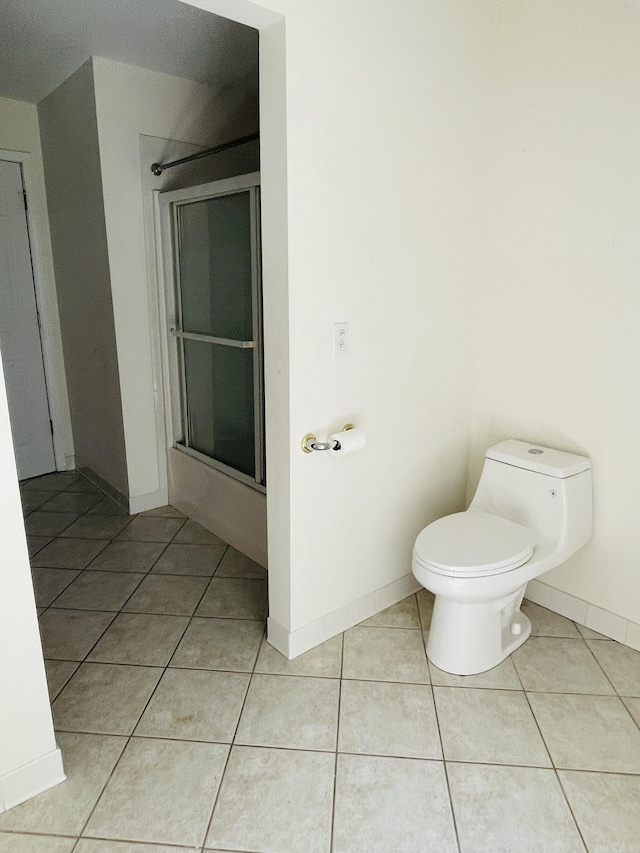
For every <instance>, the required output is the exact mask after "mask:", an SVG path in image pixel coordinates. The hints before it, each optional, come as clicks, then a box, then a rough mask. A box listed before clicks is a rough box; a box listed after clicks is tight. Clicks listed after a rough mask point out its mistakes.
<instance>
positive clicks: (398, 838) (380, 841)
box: [333, 755, 456, 853]
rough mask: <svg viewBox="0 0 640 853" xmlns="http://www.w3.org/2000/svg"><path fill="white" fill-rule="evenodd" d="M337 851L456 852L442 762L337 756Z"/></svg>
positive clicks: (335, 823) (335, 834)
mask: <svg viewBox="0 0 640 853" xmlns="http://www.w3.org/2000/svg"><path fill="white" fill-rule="evenodd" d="M333 850H334V853H356V851H365V850H366V851H367V853H391V851H395V853H404V851H416V853H417V851H420V853H447V851H451V852H452V853H453V851H455V850H456V840H455V832H454V828H453V820H452V816H451V806H450V803H449V797H448V793H447V782H446V778H445V773H444V768H443V765H442V762H440V761H419V760H416V759H406V758H377V757H371V756H368V755H367V756H365V755H339V756H338V771H337V779H336V803H335V818H334V842H333Z"/></svg>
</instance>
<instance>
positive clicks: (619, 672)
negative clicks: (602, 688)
mask: <svg viewBox="0 0 640 853" xmlns="http://www.w3.org/2000/svg"><path fill="white" fill-rule="evenodd" d="M587 645H588V646H589V648H590V649H591V651H592V652H593V654H594V655H595V657H596V660H597V661H598V663H599V664H600V666H601V667H602V668H603V669H604V671H605V674H606V675H607V676H608V678H609V680H610V681H611V683H612V684H613V686H614V687H615V689H616V690H617V691H618V693H619V694H620V695H621V696H639V697H640V652H637V651H636V650H635V649H631V648H629V646H623V645H621V644H620V643H616V642H615V641H614V640H589V641H588V642H587Z"/></svg>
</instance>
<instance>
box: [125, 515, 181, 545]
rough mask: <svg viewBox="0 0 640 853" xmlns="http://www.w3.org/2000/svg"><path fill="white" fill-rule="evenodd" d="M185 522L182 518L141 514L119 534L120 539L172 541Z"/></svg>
mask: <svg viewBox="0 0 640 853" xmlns="http://www.w3.org/2000/svg"><path fill="white" fill-rule="evenodd" d="M183 524H184V520H183V519H182V518H152V517H151V516H141V515H139V516H137V518H134V519H133V521H132V522H131V523H130V524H129V525H128V526H127V527H126V528H125V529H124V530H123V531H122V533H120V534H119V536H118V539H120V540H128V541H129V540H134V541H137V542H171V540H172V539H173V537H174V536H175V535H176V533H177V532H178V530H180V528H181V527H182V525H183Z"/></svg>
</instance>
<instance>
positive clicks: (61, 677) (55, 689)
mask: <svg viewBox="0 0 640 853" xmlns="http://www.w3.org/2000/svg"><path fill="white" fill-rule="evenodd" d="M79 665H80V664H78V663H77V662H76V661H68V660H46V661H45V662H44V668H45V670H46V673H47V685H48V687H49V699H50V701H51V702H53V700H54V699H55V698H56V696H57V695H58V693H60V691H61V690H62V688H63V687H64V686H65V684H66V683H67V681H69V679H70V678H71V676H72V675H73V673H74V672H75V671H76V669H77V668H78V666H79Z"/></svg>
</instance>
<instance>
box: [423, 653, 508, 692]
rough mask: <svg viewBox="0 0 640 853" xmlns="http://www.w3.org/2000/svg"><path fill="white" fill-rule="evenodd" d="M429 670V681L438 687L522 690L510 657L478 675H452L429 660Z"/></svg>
mask: <svg viewBox="0 0 640 853" xmlns="http://www.w3.org/2000/svg"><path fill="white" fill-rule="evenodd" d="M429 671H430V672H431V683H432V684H438V685H439V686H440V687H483V688H489V689H493V690H522V684H521V683H520V679H519V678H518V673H517V672H516V670H515V667H514V665H513V661H512V660H511V658H507V659H506V660H503V661H502V663H499V664H498V666H494V668H493V669H489V670H487V671H486V672H480V673H478V675H452V674H451V673H450V672H443V671H442V670H441V669H438V667H437V666H435V664H432V663H431V661H429Z"/></svg>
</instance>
